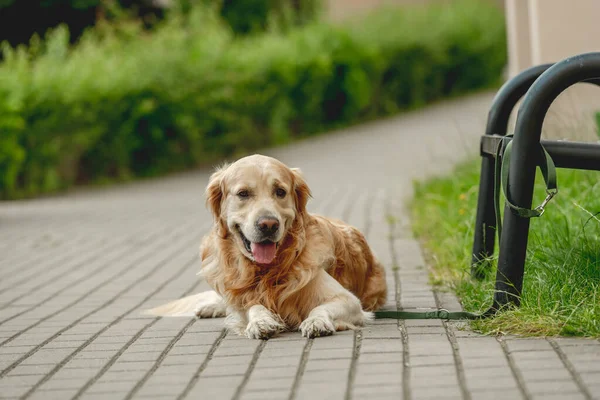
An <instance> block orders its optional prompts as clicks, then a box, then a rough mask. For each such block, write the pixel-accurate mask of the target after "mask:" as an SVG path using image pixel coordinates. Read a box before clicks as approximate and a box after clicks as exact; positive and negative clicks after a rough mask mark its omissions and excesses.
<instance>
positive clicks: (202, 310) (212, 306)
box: [194, 301, 227, 318]
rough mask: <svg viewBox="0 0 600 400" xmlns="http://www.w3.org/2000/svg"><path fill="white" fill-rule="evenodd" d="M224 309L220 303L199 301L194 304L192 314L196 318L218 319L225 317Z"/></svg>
mask: <svg viewBox="0 0 600 400" xmlns="http://www.w3.org/2000/svg"><path fill="white" fill-rule="evenodd" d="M226 311H227V310H226V307H225V305H224V304H223V302H221V301H201V302H199V303H198V304H196V308H194V314H196V316H197V317H198V318H220V317H224V316H225V315H226Z"/></svg>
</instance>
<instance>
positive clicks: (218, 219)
mask: <svg viewBox="0 0 600 400" xmlns="http://www.w3.org/2000/svg"><path fill="white" fill-rule="evenodd" d="M228 167H229V164H224V165H222V166H220V167H218V168H217V169H216V170H215V172H213V174H212V175H211V176H210V179H209V181H208V186H207V187H206V205H207V206H208V208H209V210H210V211H211V212H212V214H213V216H214V217H215V223H216V224H217V233H218V234H219V236H221V237H225V236H227V225H226V222H225V219H224V218H223V216H222V215H221V204H223V200H224V196H225V194H224V193H225V184H224V179H223V178H224V177H225V171H226V170H227V168H228Z"/></svg>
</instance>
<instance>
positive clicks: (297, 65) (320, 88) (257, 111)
mask: <svg viewBox="0 0 600 400" xmlns="http://www.w3.org/2000/svg"><path fill="white" fill-rule="evenodd" d="M68 44H69V36H68V32H67V30H66V29H64V28H59V29H56V30H55V31H53V32H52V33H50V34H49V35H48V37H47V38H46V40H45V41H43V42H40V41H35V40H34V41H33V42H32V44H31V45H30V46H29V47H28V48H24V47H20V48H17V49H13V48H10V47H9V46H7V45H5V46H4V56H5V62H4V64H2V65H0V129H2V134H1V135H0V177H2V178H1V179H2V181H1V183H0V196H2V197H4V198H14V197H20V196H30V195H35V194H38V193H41V192H46V191H53V190H57V189H61V188H66V187H68V186H70V185H73V184H74V183H78V182H89V181H92V182H93V181H98V180H102V179H106V178H109V179H124V178H128V177H133V176H149V175H155V174H159V173H165V172H168V171H174V170H180V169H182V168H187V167H191V166H195V165H200V164H206V163H212V162H215V161H216V160H218V159H221V158H223V157H231V156H237V155H239V154H243V153H245V152H248V151H250V150H253V149H256V148H260V147H264V146H268V145H273V144H282V143H285V142H288V141H290V140H292V139H295V138H298V137H301V136H306V135H311V134H315V133H317V132H321V131H323V130H326V129H331V128H335V127H340V126H345V125H348V124H352V123H357V122H360V121H364V120H366V119H371V118H375V117H377V116H382V115H388V114H391V113H394V112H397V111H398V110H402V109H406V108H411V107H415V106H419V105H421V104H424V103H426V102H429V101H431V100H434V99H438V98H441V97H444V96H448V95H455V94H458V93H464V92H466V91H468V90H472V89H476V88H481V87H485V86H489V85H493V84H496V83H497V82H498V81H499V78H500V75H501V70H502V68H503V66H504V64H505V52H506V51H505V49H506V44H505V38H504V21H503V17H502V13H501V12H500V11H499V10H497V9H496V8H494V7H493V6H491V5H488V4H487V3H486V2H479V1H474V0H473V1H459V2H456V3H453V5H452V6H441V5H438V6H430V7H419V8H411V9H394V10H385V11H383V12H380V13H377V14H374V15H371V16H369V17H368V18H366V19H363V20H360V21H356V22H354V23H347V24H344V25H331V24H326V23H313V24H310V25H308V26H305V27H303V28H300V29H294V30H292V31H290V32H289V33H286V34H275V33H272V34H263V35H253V36H249V37H245V38H234V37H233V35H232V34H231V32H230V30H229V29H228V28H227V27H226V25H225V24H223V23H222V22H221V20H219V19H218V18H216V16H215V15H213V14H211V13H208V12H205V11H203V10H201V9H199V8H194V10H193V12H191V13H189V14H186V15H185V16H184V17H182V16H177V15H175V16H172V17H170V18H169V19H168V20H167V21H166V22H165V23H163V24H162V25H161V26H159V27H158V28H157V30H156V31H155V32H153V33H152V34H147V33H143V32H142V31H141V28H140V27H138V26H132V25H126V26H120V27H119V29H114V28H108V27H102V26H100V27H98V28H97V29H95V30H94V31H90V32H87V33H86V34H84V35H83V36H82V38H81V39H80V41H79V43H78V44H77V46H75V47H74V48H72V49H70V48H69V45H68Z"/></svg>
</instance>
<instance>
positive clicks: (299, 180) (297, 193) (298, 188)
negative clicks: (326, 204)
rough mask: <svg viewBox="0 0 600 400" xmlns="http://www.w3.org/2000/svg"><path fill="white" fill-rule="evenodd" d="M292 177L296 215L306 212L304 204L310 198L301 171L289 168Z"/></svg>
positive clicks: (310, 195)
mask: <svg viewBox="0 0 600 400" xmlns="http://www.w3.org/2000/svg"><path fill="white" fill-rule="evenodd" d="M291 170H292V174H293V175H294V200H295V202H296V210H297V211H298V214H304V213H305V212H306V203H308V199H309V198H310V197H312V193H311V192H310V188H309V187H308V184H307V183H306V181H305V180H304V177H303V176H302V171H300V169H299V168H291Z"/></svg>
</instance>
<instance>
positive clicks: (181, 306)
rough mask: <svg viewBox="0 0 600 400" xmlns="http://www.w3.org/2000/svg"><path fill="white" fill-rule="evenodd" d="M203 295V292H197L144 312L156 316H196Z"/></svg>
mask: <svg viewBox="0 0 600 400" xmlns="http://www.w3.org/2000/svg"><path fill="white" fill-rule="evenodd" d="M202 295H203V293H197V294H193V295H191V296H187V297H183V298H181V299H179V300H175V301H172V302H170V303H167V304H163V305H161V306H158V307H155V308H152V309H150V310H145V311H144V312H143V314H144V315H154V316H156V317H195V316H196V309H197V307H198V302H199V300H200V298H201V297H202Z"/></svg>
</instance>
